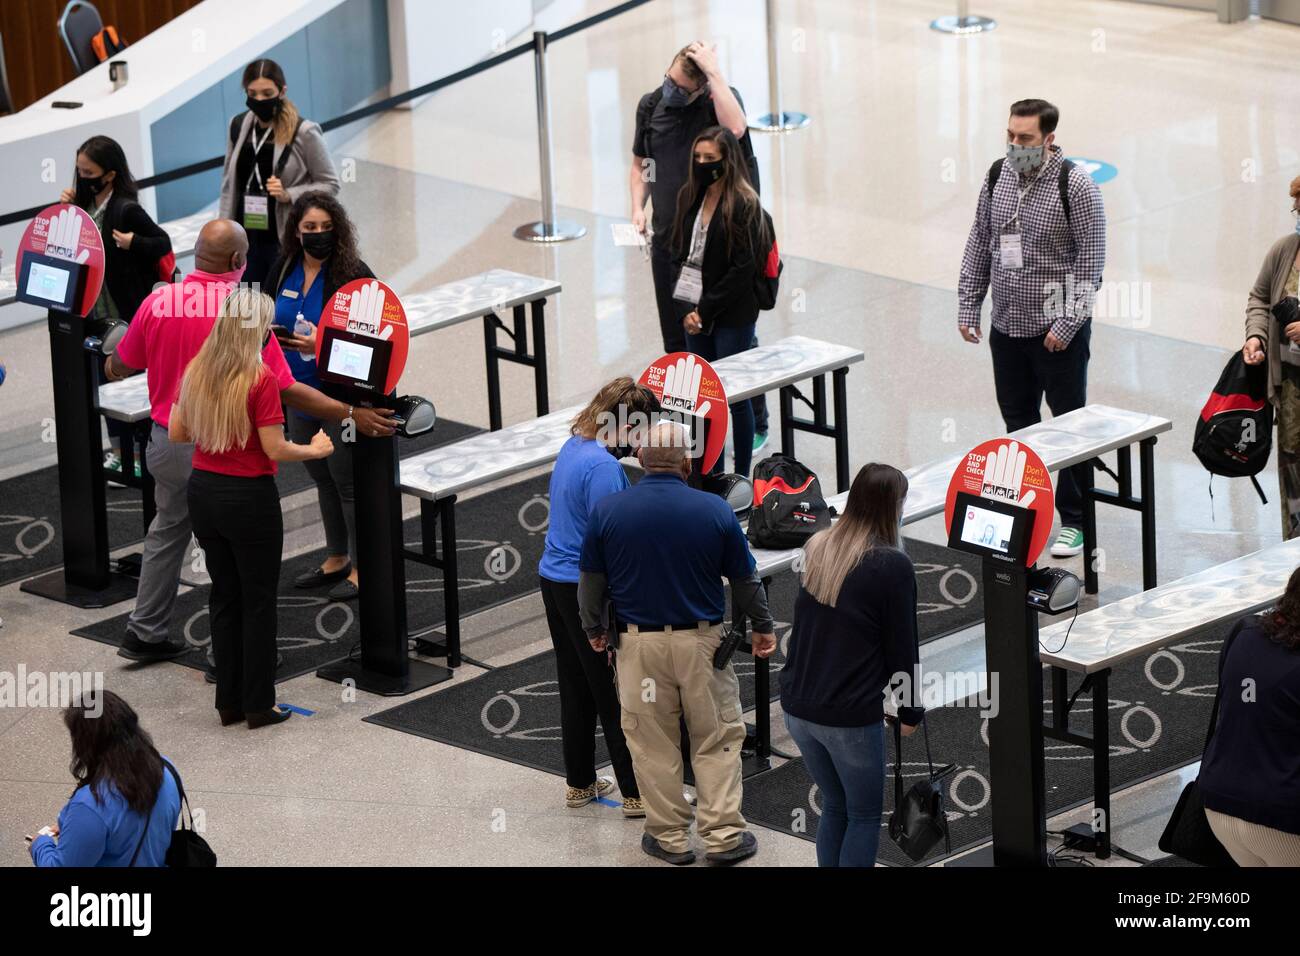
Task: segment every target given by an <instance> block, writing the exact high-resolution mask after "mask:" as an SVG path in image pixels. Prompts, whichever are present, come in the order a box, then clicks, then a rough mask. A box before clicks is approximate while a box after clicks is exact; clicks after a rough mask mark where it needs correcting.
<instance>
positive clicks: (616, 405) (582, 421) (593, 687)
mask: <svg viewBox="0 0 1300 956" xmlns="http://www.w3.org/2000/svg"><path fill="white" fill-rule="evenodd" d="M658 412H659V401H658V399H656V398H655V396H654V393H653V392H651V391H650V390H649V389H648V388H646V387H644V386H642V385H638V384H637V383H636V382H634V381H633V380H632V379H630V378H628V377H626V376H624V377H622V378H616V379H614V381H612V382H610V383H609V384H608V385H606V386H605V387H604V388H602V389H601V390H600V391H599V392H597V393H596V397H595V398H593V399H592V400H591V401H590V402H588V403H587V407H586V408H584V409H583V410H582V411H581V412H579V413H578V415H577V417H576V418H574V419H573V423H572V425H571V426H570V429H569V430H570V432H571V433H572V437H571V438H570V439H569V440H568V441H567V442H565V444H564V447H563V448H561V449H560V456H559V458H557V459H556V461H555V470H554V471H552V472H551V491H550V496H551V517H550V524H549V527H548V528H547V530H546V548H545V550H544V551H543V553H542V560H541V563H540V565H539V566H538V568H537V571H538V574H539V575H540V576H541V579H542V601H543V603H544V604H545V605H546V621H547V623H548V624H549V625H550V629H551V643H552V644H554V645H555V668H556V671H557V673H558V683H559V688H560V734H561V737H562V738H563V742H564V773H565V777H566V779H567V782H568V792H567V793H566V794H565V803H566V804H567V805H568V806H570V807H573V808H575V809H576V808H578V807H582V806H586V805H587V804H588V803H590V802H591V801H592V800H595V799H596V798H597V797H599V796H601V795H602V794H605V793H607V792H608V791H609V790H610V789H611V788H612V787H613V781H611V780H610V779H609V778H607V777H600V778H597V777H596V718H597V717H599V718H600V724H601V727H602V728H603V729H604V732H605V746H606V748H607V749H608V750H609V758H610V760H611V761H612V762H613V765H614V776H615V777H617V778H618V788H619V791H620V792H621V793H622V795H623V815H624V816H627V817H643V816H645V809H644V807H642V805H641V792H640V790H638V789H637V784H636V777H635V776H634V774H633V772H632V755H631V753H629V752H628V749H627V742H626V740H625V739H624V737H623V728H622V725H621V720H622V714H621V711H620V709H619V705H618V691H617V689H616V687H615V685H614V674H613V671H612V670H611V669H610V667H609V663H608V660H607V658H606V655H605V654H601V653H598V652H596V651H593V650H592V649H591V644H590V643H589V642H588V640H587V635H586V634H585V633H584V632H583V629H582V621H581V620H580V619H579V617H578V558H579V556H580V555H581V554H582V539H583V537H584V536H585V535H586V533H587V518H588V516H589V515H590V514H591V509H592V508H594V507H595V506H596V502H598V501H600V500H601V499H602V498H604V497H605V496H606V495H612V494H614V493H615V492H618V491H622V490H623V489H624V488H626V487H628V480H627V475H625V474H624V473H623V466H622V465H620V464H619V459H620V458H624V457H628V456H630V455H632V454H633V452H634V451H635V449H634V448H633V447H630V446H631V444H632V443H633V442H634V441H635V437H634V436H635V433H636V432H638V431H640V430H643V429H645V428H647V427H649V426H650V425H651V424H652V422H653V418H654V416H655V415H657V414H658Z"/></svg>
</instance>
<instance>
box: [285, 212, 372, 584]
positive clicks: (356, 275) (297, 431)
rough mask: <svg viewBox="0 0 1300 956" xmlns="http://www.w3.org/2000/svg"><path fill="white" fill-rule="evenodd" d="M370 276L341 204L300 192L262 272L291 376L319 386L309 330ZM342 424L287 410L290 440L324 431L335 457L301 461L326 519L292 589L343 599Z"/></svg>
mask: <svg viewBox="0 0 1300 956" xmlns="http://www.w3.org/2000/svg"><path fill="white" fill-rule="evenodd" d="M374 277H375V274H374V273H373V272H371V271H370V267H369V266H368V265H366V264H365V262H363V261H362V259H361V256H360V255H359V254H358V252H357V230H356V226H355V225H353V223H352V220H351V219H350V218H349V217H348V214H347V212H346V211H345V210H344V209H343V205H342V204H341V203H340V202H339V201H338V200H337V199H335V198H334V197H333V196H331V195H330V194H328V193H323V192H313V193H306V194H305V195H302V196H299V197H298V199H297V200H296V201H295V202H294V204H293V206H292V208H291V209H290V210H289V218H288V220H287V221H286V223H285V231H284V240H283V242H282V244H281V253H280V258H278V259H277V260H276V261H275V262H274V263H272V264H271V269H270V271H269V272H268V273H267V276H266V286H265V288H266V292H267V294H268V295H270V296H271V297H272V298H273V299H274V300H275V325H276V328H274V329H273V330H272V331H275V332H277V334H280V335H281V338H280V343H281V344H282V345H283V346H284V351H285V357H286V358H287V359H288V360H289V368H290V370H291V371H292V372H293V377H294V378H295V379H296V380H298V381H299V382H303V383H305V384H307V385H310V386H312V387H313V388H320V387H321V382H320V377H319V376H318V375H317V369H316V340H317V335H316V329H317V326H318V325H319V324H320V317H321V312H322V310H323V309H324V307H325V305H326V304H327V303H329V301H330V300H331V299H333V298H334V293H335V292H337V291H338V290H339V289H340V288H341V287H342V286H345V285H347V284H348V283H349V282H351V281H352V280H353V279H373V278H374ZM346 425H347V422H346V421H344V422H342V423H340V422H337V421H331V420H330V419H328V418H326V419H321V418H317V417H315V416H313V415H310V414H308V413H306V412H301V411H292V412H290V413H289V437H290V438H291V439H292V440H293V441H296V442H303V443H306V442H309V441H311V436H312V435H314V434H316V432H317V431H319V430H320V429H322V428H323V429H325V434H327V435H329V437H330V440H331V441H333V442H334V454H332V455H330V456H329V457H328V458H325V459H317V460H314V461H308V462H306V468H307V472H308V474H310V475H311V478H312V481H314V482H315V483H316V495H317V498H318V499H319V503H320V511H321V520H322V521H323V522H324V524H325V552H326V555H325V560H324V561H323V562H322V563H321V565H320V567H318V568H313V569H312V570H310V571H307V572H305V573H303V574H301V575H299V576H298V577H297V579H296V580H295V581H294V582H293V583H294V587H297V588H318V587H325V586H327V585H328V586H330V590H329V592H328V594H329V598H330V600H332V601H350V600H352V599H353V598H355V597H357V595H358V594H359V593H360V591H359V589H358V586H357V582H358V577H357V575H358V571H357V563H356V558H357V523H356V521H357V519H356V502H355V499H354V498H353V496H352V446H353V443H352V442H351V441H347V440H345V438H344V434H343V429H344V428H345V427H346Z"/></svg>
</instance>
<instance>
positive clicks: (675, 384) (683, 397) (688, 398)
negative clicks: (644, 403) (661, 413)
mask: <svg viewBox="0 0 1300 956" xmlns="http://www.w3.org/2000/svg"><path fill="white" fill-rule="evenodd" d="M703 375H704V366H702V365H700V364H699V363H698V362H696V361H695V356H694V355H689V356H687V357H686V358H680V359H678V360H677V361H676V362H674V363H673V364H672V365H670V366H668V368H666V369H665V370H664V394H663V404H664V406H665V407H666V408H671V409H674V410H676V409H680V410H681V411H686V412H690V413H691V414H693V415H698V416H700V417H701V418H703V417H705V416H706V415H708V414H709V409H710V408H712V407H713V404H712V402H710V401H709V400H708V399H705V401H704V404H703V405H699V406H698V407H697V406H696V403H697V402H698V401H699V398H700V380H701V378H702V376H703Z"/></svg>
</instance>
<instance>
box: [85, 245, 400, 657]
mask: <svg viewBox="0 0 1300 956" xmlns="http://www.w3.org/2000/svg"><path fill="white" fill-rule="evenodd" d="M247 255H248V236H247V235H246V234H245V232H244V229H243V227H242V226H240V225H239V224H238V223H236V222H233V221H232V220H229V219H214V220H213V221H212V222H209V223H208V224H207V225H205V226H204V227H203V229H202V230H200V232H199V236H198V241H197V242H196V243H195V246H194V271H193V272H191V273H190V274H189V275H187V276H186V277H185V278H184V279H182V280H181V281H180V282H176V283H173V284H171V285H167V286H162V287H161V288H158V289H155V290H154V291H153V292H152V293H151V294H150V295H149V296H148V297H147V298H146V299H145V300H144V302H142V303H141V304H140V308H139V310H138V311H137V312H136V313H135V317H134V318H133V319H132V320H131V324H130V328H129V329H128V330H127V333H126V335H125V336H124V337H123V339H122V341H121V342H120V343H119V344H118V346H117V351H116V352H115V353H114V354H113V355H112V356H111V357H110V358H109V359H108V363H107V365H106V366H105V373H106V374H107V376H108V378H109V379H111V380H113V381H117V380H119V379H122V378H126V377H127V376H128V375H132V374H134V373H135V372H136V371H138V370H141V369H144V370H146V372H147V374H148V385H149V406H150V414H151V417H152V418H153V432H152V434H151V435H150V437H149V449H148V451H147V452H146V461H147V462H148V465H149V473H150V474H151V475H152V476H153V479H154V499H155V502H156V504H157V508H158V510H157V514H156V515H155V516H154V519H153V522H152V523H151V524H150V525H149V533H148V535H146V536H145V539H144V558H143V563H142V564H141V567H140V586H139V590H138V591H137V593H136V603H135V610H133V611H132V612H131V616H130V618H129V619H128V620H127V624H126V635H125V637H123V639H122V646H121V649H120V650H119V651H118V654H119V655H120V656H121V657H125V658H127V659H128V660H133V661H143V662H152V661H163V660H171V659H173V658H176V657H179V656H180V655H182V654H184V653H185V652H186V651H188V650H189V647H187V646H186V644H185V643H184V642H183V641H173V640H170V639H169V638H168V633H167V632H168V627H169V625H170V622H171V613H172V606H173V605H174V604H175V602H176V586H177V582H178V581H179V579H180V570H181V563H182V562H183V561H184V560H185V551H186V549H187V548H188V547H189V543H190V531H191V529H190V512H189V506H188V505H187V504H186V487H187V485H188V484H189V480H190V472H191V470H192V469H193V464H192V460H193V457H194V446H193V445H189V444H180V443H178V442H172V441H169V440H168V437H167V425H168V423H169V421H170V417H171V408H172V404H173V403H174V402H175V401H176V397H177V395H178V394H179V392H180V384H181V378H182V376H183V375H184V374H185V368H186V366H187V365H189V363H190V360H191V359H193V358H194V356H195V355H197V354H198V352H199V349H200V348H201V347H202V345H203V342H204V340H205V339H207V337H208V333H209V332H211V331H212V326H213V325H214V324H215V323H216V320H217V315H218V313H219V312H220V311H221V304H222V302H224V301H225V298H226V296H227V295H229V294H230V291H231V290H232V289H233V288H234V287H235V286H236V285H238V283H239V280H240V279H241V278H242V276H243V274H244V262H245V259H246V257H247ZM262 360H263V361H264V362H265V363H266V365H267V367H268V368H270V369H271V371H272V372H273V373H274V374H275V377H276V381H277V382H279V385H280V396H281V398H283V399H284V401H285V403H286V404H288V405H290V406H292V407H294V408H296V409H298V410H300V411H302V412H304V413H306V414H309V415H311V416H312V417H314V418H324V419H330V420H333V421H347V420H348V419H349V418H350V419H351V420H352V421H353V422H354V423H355V425H356V428H357V429H358V430H359V431H360V432H361V433H362V434H363V435H391V434H392V433H393V430H394V425H395V423H394V422H393V421H392V419H391V414H390V413H389V412H386V411H378V410H375V409H372V408H356V409H353V408H352V407H351V406H348V405H346V404H344V403H343V402H338V401H335V400H334V399H332V398H329V397H328V396H326V395H324V394H323V393H321V392H319V391H317V390H316V389H314V388H312V387H311V386H310V385H304V384H302V383H301V382H297V381H295V380H294V377H293V373H292V372H291V371H290V370H289V364H288V363H287V362H286V361H285V360H284V353H283V352H281V351H280V343H279V342H278V341H277V340H276V338H275V336H271V338H270V339H269V340H268V341H267V343H266V347H265V348H264V349H263V350H262Z"/></svg>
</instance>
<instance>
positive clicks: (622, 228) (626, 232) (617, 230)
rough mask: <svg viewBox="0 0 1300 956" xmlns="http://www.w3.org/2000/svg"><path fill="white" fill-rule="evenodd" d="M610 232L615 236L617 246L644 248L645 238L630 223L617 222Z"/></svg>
mask: <svg viewBox="0 0 1300 956" xmlns="http://www.w3.org/2000/svg"><path fill="white" fill-rule="evenodd" d="M609 228H610V231H611V232H612V233H613V234H614V245H616V246H644V245H645V236H644V235H642V234H641V233H640V232H637V228H636V226H634V225H632V224H631V223H630V222H615V223H611V224H610V227H609Z"/></svg>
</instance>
